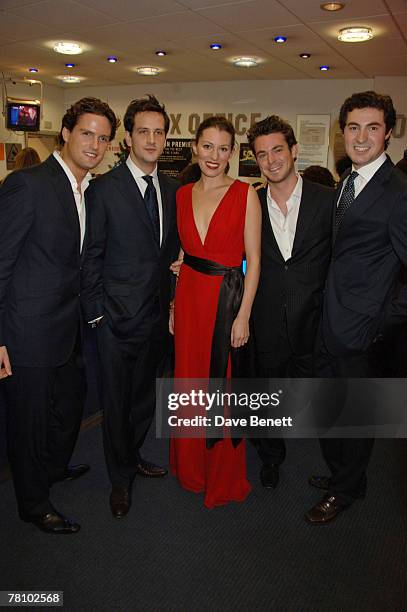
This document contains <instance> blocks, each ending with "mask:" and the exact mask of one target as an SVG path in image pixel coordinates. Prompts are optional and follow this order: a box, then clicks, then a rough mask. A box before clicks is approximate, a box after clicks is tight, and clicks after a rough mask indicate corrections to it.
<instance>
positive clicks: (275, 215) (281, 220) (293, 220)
mask: <svg viewBox="0 0 407 612" xmlns="http://www.w3.org/2000/svg"><path fill="white" fill-rule="evenodd" d="M301 196H302V178H301V176H300V175H298V176H297V184H296V186H295V189H294V191H293V192H292V194H291V195H290V197H289V198H288V200H287V202H286V204H287V214H286V215H285V214H284V213H283V212H281V210H280V207H279V206H278V204H277V202H276V201H275V200H273V198H272V197H271V193H270V185H269V186H268V188H267V209H268V213H269V217H270V223H271V227H272V228H273V232H274V236H275V239H276V241H277V244H278V248H279V249H280V252H281V255H282V256H283V258H284V261H287V259H290V257H291V254H292V250H293V244H294V238H295V231H296V229H297V220H298V213H299V210H300V203H301Z"/></svg>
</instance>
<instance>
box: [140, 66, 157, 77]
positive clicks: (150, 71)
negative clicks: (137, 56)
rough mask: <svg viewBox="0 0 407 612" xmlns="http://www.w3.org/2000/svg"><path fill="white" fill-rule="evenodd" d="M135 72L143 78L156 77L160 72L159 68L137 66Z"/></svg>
mask: <svg viewBox="0 0 407 612" xmlns="http://www.w3.org/2000/svg"><path fill="white" fill-rule="evenodd" d="M136 71H137V72H138V73H139V74H142V75H143V76H157V75H158V73H159V72H161V70H160V68H156V67H155V66H139V67H138V68H136Z"/></svg>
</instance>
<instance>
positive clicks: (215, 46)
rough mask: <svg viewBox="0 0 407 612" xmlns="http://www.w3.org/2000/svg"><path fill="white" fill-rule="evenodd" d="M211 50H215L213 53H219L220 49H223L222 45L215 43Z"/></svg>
mask: <svg viewBox="0 0 407 612" xmlns="http://www.w3.org/2000/svg"><path fill="white" fill-rule="evenodd" d="M210 48H211V49H213V51H218V50H219V49H222V45H220V44H219V43H213V44H212V45H210Z"/></svg>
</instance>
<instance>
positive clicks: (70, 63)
mask: <svg viewBox="0 0 407 612" xmlns="http://www.w3.org/2000/svg"><path fill="white" fill-rule="evenodd" d="M75 65H76V64H72V62H68V63H67V64H65V68H75Z"/></svg>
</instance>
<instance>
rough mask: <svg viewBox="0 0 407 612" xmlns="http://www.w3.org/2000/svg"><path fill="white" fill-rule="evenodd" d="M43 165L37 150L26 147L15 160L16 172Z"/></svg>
mask: <svg viewBox="0 0 407 612" xmlns="http://www.w3.org/2000/svg"><path fill="white" fill-rule="evenodd" d="M40 163H41V159H40V156H39V155H38V153H37V151H36V150H35V149H32V148H31V147H26V148H25V149H21V151H19V153H17V155H16V156H15V159H14V170H21V169H22V168H30V167H31V166H37V165H38V164H40Z"/></svg>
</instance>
